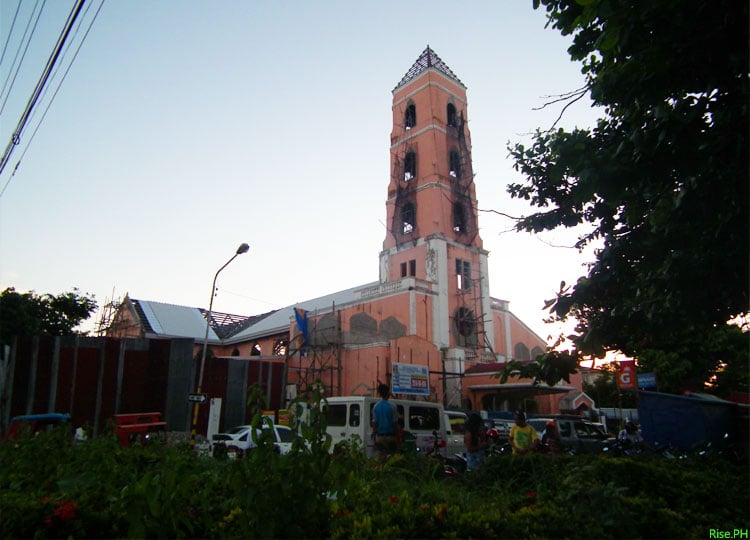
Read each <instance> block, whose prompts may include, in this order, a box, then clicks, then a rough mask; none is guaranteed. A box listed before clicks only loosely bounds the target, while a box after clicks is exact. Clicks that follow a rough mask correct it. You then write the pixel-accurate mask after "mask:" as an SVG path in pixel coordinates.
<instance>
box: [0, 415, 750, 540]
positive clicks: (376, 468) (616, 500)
mask: <svg viewBox="0 0 750 540" xmlns="http://www.w3.org/2000/svg"><path fill="white" fill-rule="evenodd" d="M305 431H306V434H307V441H306V442H303V441H300V443H299V444H295V446H294V449H293V451H292V453H291V454H289V455H286V456H280V455H278V454H276V453H275V452H274V450H273V447H272V445H271V444H269V442H268V441H265V442H264V441H261V443H260V445H259V447H258V448H257V449H255V450H253V451H252V452H250V453H249V454H248V456H247V458H246V459H244V460H238V461H227V460H220V459H214V458H210V457H205V456H199V455H197V454H196V453H195V452H193V451H192V449H191V448H190V447H189V446H188V445H182V446H178V447H166V446H158V445H157V446H147V447H145V448H120V447H119V445H118V444H117V441H116V440H115V438H114V437H113V436H111V435H108V436H103V437H100V438H97V439H94V440H90V441H87V442H86V443H84V444H80V445H72V444H71V443H70V437H69V434H61V433H43V434H39V435H37V436H34V437H28V438H23V439H20V440H18V441H15V442H13V443H9V444H3V445H0V537H3V538H14V537H15V538H18V537H23V538H34V537H36V538H44V537H55V538H59V537H71V538H87V537H97V538H98V537H104V538H112V537H118V538H123V537H130V538H165V537H168V538H188V537H189V538H282V537H286V538H706V537H707V536H708V534H709V529H711V528H722V529H727V528H728V529H735V528H737V529H747V528H748V527H750V519H749V516H748V507H750V500H749V497H748V490H747V485H748V468H747V466H746V465H744V466H737V465H732V464H731V463H729V462H725V461H715V462H714V461H711V462H707V461H704V460H701V461H696V460H684V461H683V460H667V459H663V458H645V457H644V458H641V459H633V458H613V457H608V456H598V455H581V456H558V457H556V458H550V457H549V456H542V455H531V456H528V457H525V458H520V457H516V456H499V457H494V458H491V459H488V460H487V462H486V464H485V466H484V467H483V469H482V470H481V471H479V472H476V473H471V474H467V475H464V476H459V477H444V476H443V475H442V474H440V473H441V471H442V468H441V466H440V463H439V462H438V461H436V460H434V459H429V458H425V457H423V456H420V455H417V454H413V453H412V454H403V455H397V456H394V457H393V458H391V459H390V460H388V461H387V462H385V463H384V464H382V465H381V464H378V463H377V462H375V461H373V460H368V459H367V458H365V457H364V455H363V453H362V452H361V449H360V448H359V446H358V445H356V444H353V445H349V444H347V445H340V446H339V447H337V448H336V449H335V452H334V453H333V454H331V453H329V446H330V439H329V438H327V437H326V436H325V433H324V426H323V424H322V423H320V422H319V421H317V425H316V421H313V423H312V425H311V426H308V427H307V428H305Z"/></svg>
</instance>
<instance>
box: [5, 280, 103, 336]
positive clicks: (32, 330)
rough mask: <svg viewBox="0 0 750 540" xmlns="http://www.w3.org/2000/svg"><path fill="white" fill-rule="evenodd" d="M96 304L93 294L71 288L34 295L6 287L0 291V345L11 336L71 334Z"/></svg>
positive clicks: (88, 315) (33, 293)
mask: <svg viewBox="0 0 750 540" xmlns="http://www.w3.org/2000/svg"><path fill="white" fill-rule="evenodd" d="M96 307H97V304H96V300H95V299H94V297H93V295H90V294H88V293H85V294H81V293H80V292H79V291H78V289H75V288H74V289H73V290H72V291H70V292H66V293H61V294H58V295H52V294H44V295H37V294H36V293H35V292H34V291H29V292H25V293H19V292H17V291H16V290H15V289H14V288H13V287H9V288H7V289H5V290H4V291H3V292H2V293H0V344H2V345H5V344H10V342H11V340H12V339H13V337H14V336H38V335H46V336H65V335H68V334H72V333H73V332H74V329H75V328H76V327H77V326H78V325H79V324H81V323H82V322H83V321H85V320H86V319H88V318H89V317H90V316H91V314H92V313H93V312H94V310H95V309H96Z"/></svg>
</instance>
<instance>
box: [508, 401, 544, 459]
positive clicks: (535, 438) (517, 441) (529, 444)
mask: <svg viewBox="0 0 750 540" xmlns="http://www.w3.org/2000/svg"><path fill="white" fill-rule="evenodd" d="M508 437H509V439H510V444H511V446H512V447H513V453H514V454H519V455H522V456H523V455H525V454H527V453H528V452H529V451H530V450H533V449H535V448H536V447H537V445H538V444H539V435H537V432H536V430H535V429H534V428H533V427H531V426H530V425H529V424H527V423H526V414H525V413H524V412H523V411H518V412H517V413H516V425H514V426H513V427H512V428H510V435H509V436H508Z"/></svg>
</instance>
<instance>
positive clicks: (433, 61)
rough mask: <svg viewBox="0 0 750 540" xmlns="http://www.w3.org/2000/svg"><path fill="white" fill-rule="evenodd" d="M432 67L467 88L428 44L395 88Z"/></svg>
mask: <svg viewBox="0 0 750 540" xmlns="http://www.w3.org/2000/svg"><path fill="white" fill-rule="evenodd" d="M430 68H432V69H436V70H438V71H439V72H440V73H442V74H443V75H445V76H447V77H448V78H449V79H451V80H452V81H454V82H456V83H458V84H460V85H461V86H463V87H464V88H466V87H465V86H464V83H462V82H461V80H460V79H459V78H458V77H456V74H455V73H453V71H452V70H451V68H449V67H448V65H447V64H446V63H445V62H443V61H442V60H441V58H440V57H439V56H438V55H437V54H436V53H435V51H433V50H432V49H431V48H430V46H429V45H428V46H427V48H426V49H425V50H424V51H422V54H420V55H419V58H417V61H416V62H414V65H413V66H411V67H410V68H409V71H407V72H406V75H404V77H403V78H402V79H401V81H400V82H399V83H398V84H397V85H396V88H394V89H393V90H394V91H395V90H396V89H398V88H400V87H402V86H404V85H405V84H406V83H408V82H411V81H413V80H414V79H416V78H417V77H418V76H419V75H421V74H422V73H423V72H425V71H427V70H428V69H430Z"/></svg>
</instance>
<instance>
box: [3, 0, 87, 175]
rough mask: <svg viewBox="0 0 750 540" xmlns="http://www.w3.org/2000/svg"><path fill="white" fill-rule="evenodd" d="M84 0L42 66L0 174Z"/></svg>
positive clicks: (79, 2)
mask: <svg viewBox="0 0 750 540" xmlns="http://www.w3.org/2000/svg"><path fill="white" fill-rule="evenodd" d="M84 1H85V0H78V4H77V5H76V6H75V7H74V8H73V11H72V12H71V14H70V17H69V18H68V21H67V23H66V24H65V28H64V29H63V31H62V34H61V35H60V38H59V39H58V41H57V45H56V46H55V49H54V51H53V52H52V54H51V55H50V58H49V60H48V61H47V65H46V66H45V68H44V72H43V73H42V76H41V78H40V79H39V81H38V82H37V85H36V87H35V88H34V92H33V93H32V95H31V97H30V98H29V101H28V103H27V104H26V109H25V110H24V112H23V114H22V115H21V119H20V120H19V121H18V125H17V126H16V130H15V131H14V132H13V135H11V140H10V142H9V143H8V146H7V147H6V148H5V152H4V153H3V156H2V158H0V174H2V172H3V170H4V169H5V165H6V164H7V163H8V161H9V160H10V155H11V154H12V153H13V149H14V148H15V146H16V145H18V144H19V142H20V140H21V133H22V132H23V129H24V127H26V122H27V121H28V119H29V116H30V115H31V111H32V110H33V109H34V106H35V105H36V102H37V100H38V99H39V95H40V94H41V92H42V89H43V88H44V86H45V85H46V84H47V80H48V79H49V76H50V73H51V72H52V68H53V67H54V65H55V63H56V62H57V59H58V57H59V56H60V52H61V51H62V47H63V45H64V44H65V40H66V39H67V37H68V35H69V34H70V30H71V27H72V25H73V23H74V22H75V20H76V18H77V17H78V14H79V13H80V12H81V8H82V7H83V3H84Z"/></svg>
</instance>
